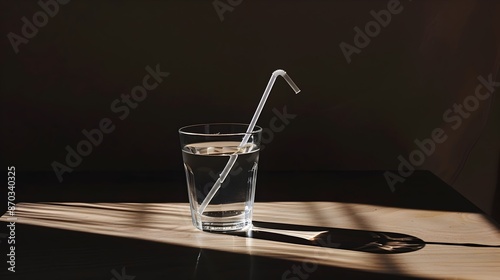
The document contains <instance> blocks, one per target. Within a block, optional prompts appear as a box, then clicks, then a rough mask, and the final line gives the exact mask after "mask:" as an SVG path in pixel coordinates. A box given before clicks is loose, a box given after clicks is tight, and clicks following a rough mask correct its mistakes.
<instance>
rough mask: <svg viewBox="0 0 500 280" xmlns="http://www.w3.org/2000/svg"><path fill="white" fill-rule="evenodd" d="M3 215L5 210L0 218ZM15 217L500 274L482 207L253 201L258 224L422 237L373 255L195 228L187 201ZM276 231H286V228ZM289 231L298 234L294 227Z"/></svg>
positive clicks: (228, 246)
mask: <svg viewBox="0 0 500 280" xmlns="http://www.w3.org/2000/svg"><path fill="white" fill-rule="evenodd" d="M7 218H8V217H7V216H6V215H4V216H2V218H1V219H0V220H1V221H7ZM17 219H18V220H17V223H18V224H24V225H33V226H40V227H49V228H55V229H63V230H67V231H77V232H84V233H92V234H99V235H106V236H113V237H124V238H132V239H141V240H147V241H153V242H157V243H164V244H171V245H176V246H184V247H193V248H203V249H211V250H217V251H224V252H231V253H237V254H247V255H251V256H264V257H271V258H276V259H283V260H288V261H292V262H297V263H299V264H300V263H313V264H319V265H323V266H335V267H343V268H349V269H355V270H361V271H367V272H380V273H387V274H393V275H399V276H414V277H422V278H446V279H498V277H500V247H499V245H500V231H499V229H498V228H497V227H496V225H495V224H493V223H492V222H490V221H489V219H488V218H486V217H484V216H483V215H482V214H480V213H466V212H453V211H437V210H420V209H404V208H395V207H387V206H380V205H370V204H354V203H341V202H294V201H291V202H262V203H256V204H255V213H254V221H256V222H267V223H279V224H288V225H301V226H313V227H326V228H341V229H350V230H368V231H382V232H395V233H401V234H408V235H412V236H415V237H418V238H420V239H422V240H423V241H425V242H426V244H425V247H424V248H422V249H420V250H417V251H414V252H408V253H402V254H373V253H367V252H357V251H352V250H342V249H335V248H324V247H315V246H307V245H303V244H294V243H293V242H283V241H276V240H262V239H259V238H249V237H243V236H234V235H226V234H212V233H206V232H201V231H199V230H197V229H195V228H194V227H193V225H192V224H191V216H190V212H189V205H188V204H187V203H62V202H54V203H21V204H19V205H18V206H17ZM281 232H282V233H283V235H287V234H288V233H287V231H286V230H281ZM289 234H290V235H294V234H295V235H296V231H294V232H289ZM304 235H305V236H307V232H304ZM480 245H482V246H480ZM43 261H44V260H41V262H42V263H43ZM228 265H230V262H229V263H228ZM290 279H293V278H290Z"/></svg>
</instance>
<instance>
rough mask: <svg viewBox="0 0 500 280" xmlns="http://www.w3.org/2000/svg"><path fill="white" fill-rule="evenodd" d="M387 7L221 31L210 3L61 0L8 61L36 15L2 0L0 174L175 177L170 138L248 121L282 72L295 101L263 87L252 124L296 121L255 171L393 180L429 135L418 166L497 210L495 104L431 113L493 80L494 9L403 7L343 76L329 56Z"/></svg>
mask: <svg viewBox="0 0 500 280" xmlns="http://www.w3.org/2000/svg"><path fill="white" fill-rule="evenodd" d="M222 2H224V3H227V2H225V1H222ZM388 2H389V1H386V0H384V1H352V0H350V1H347V0H346V1H250V0H246V1H242V2H241V3H239V2H238V1H233V2H232V3H233V4H234V3H238V5H235V6H234V7H233V10H232V11H230V12H229V11H228V12H225V13H224V14H223V20H222V21H221V19H220V17H219V15H218V14H217V12H216V10H215V8H214V6H213V2H211V1H138V0H136V1H109V0H108V1H81V0H80V1H76V0H74V1H71V2H69V3H67V4H65V5H62V4H60V5H59V11H58V13H57V14H56V15H55V16H54V17H50V18H49V20H48V22H47V24H46V25H45V26H43V27H40V28H39V30H38V33H37V34H36V35H35V36H34V37H33V38H30V39H29V42H28V43H27V44H21V45H19V52H18V53H17V54H16V53H15V51H14V49H13V47H12V45H11V43H10V42H9V39H8V34H9V33H10V32H13V33H15V34H17V35H22V32H21V28H22V26H23V22H22V21H21V18H22V17H26V18H28V19H29V20H30V21H31V22H32V17H33V14H34V13H36V12H38V11H40V10H41V8H40V6H39V4H37V2H36V1H2V2H1V3H0V13H1V17H0V20H1V27H0V28H1V34H3V36H2V37H1V39H0V50H1V72H0V75H1V76H0V94H1V114H2V117H1V131H2V143H1V158H2V166H4V167H3V168H5V166H11V165H13V166H15V167H16V170H17V173H16V176H17V177H19V178H22V177H23V176H28V175H25V174H28V173H27V172H30V171H47V172H52V173H51V174H52V175H50V176H51V177H50V180H53V183H54V184H60V186H61V189H63V188H65V184H66V183H67V180H68V179H71V176H74V174H75V173H76V172H89V173H92V172H99V171H131V172H132V171H133V172H137V171H162V170H170V171H171V170H174V171H175V170H181V169H182V159H181V153H180V147H179V140H178V135H177V129H178V128H179V127H181V126H183V125H188V124H194V123H206V122H249V121H250V119H251V117H252V114H253V112H254V110H255V108H256V106H257V103H258V101H259V99H260V97H261V94H262V92H263V90H264V88H265V86H266V84H267V81H268V79H269V77H270V75H271V73H272V72H273V71H274V70H276V69H279V68H282V69H284V70H286V71H287V72H288V73H289V75H290V76H291V77H292V78H293V79H294V81H295V82H296V83H297V84H298V86H299V87H300V88H301V89H302V92H301V93H300V94H298V95H296V96H295V95H294V94H293V91H292V90H291V89H290V88H289V87H288V86H287V85H286V83H285V82H283V80H282V79H281V78H280V79H278V80H277V82H276V85H275V87H274V89H273V92H272V94H271V96H270V98H269V100H268V102H267V103H266V107H265V109H264V111H263V113H262V115H261V117H260V119H259V122H258V124H259V125H260V126H262V127H265V128H266V127H269V126H270V121H271V119H272V118H273V117H274V116H275V114H274V113H273V108H276V109H277V110H279V111H282V109H283V107H284V106H286V108H287V111H288V112H289V113H291V114H294V115H296V117H295V118H294V119H293V120H291V121H290V123H289V124H288V125H286V127H285V129H284V130H283V131H282V132H277V133H275V134H274V136H273V139H272V141H269V142H270V143H268V144H267V145H266V148H265V150H264V151H263V152H262V155H261V161H260V165H259V168H260V172H266V171H275V170H296V171H304V170H395V169H397V168H398V164H399V160H398V156H399V155H402V156H403V157H405V158H408V154H409V153H410V152H411V151H413V150H415V149H416V146H415V144H414V140H415V139H424V138H428V137H430V136H431V132H432V131H433V130H434V129H435V128H442V129H443V130H445V131H446V134H447V135H448V140H447V141H446V142H445V143H443V144H439V145H438V146H437V147H436V151H435V153H433V154H432V155H431V156H430V157H428V158H426V160H425V162H424V163H423V165H422V166H420V167H419V168H420V169H428V170H431V171H432V172H433V173H435V174H436V175H437V176H439V177H440V178H441V179H442V180H443V181H445V182H446V183H448V184H450V185H452V186H453V187H454V188H456V189H457V190H458V191H460V192H461V193H462V194H464V195H465V196H466V197H467V198H469V199H470V200H471V201H472V202H474V203H475V204H476V205H478V206H479V207H480V208H481V209H483V210H484V211H486V212H487V213H490V214H491V213H493V211H494V209H497V211H498V209H499V208H498V205H495V203H494V201H495V195H496V196H497V198H496V201H499V200H500V199H499V198H498V197H499V194H498V191H496V190H497V189H498V188H499V187H498V186H499V184H500V183H499V179H498V176H499V175H498V174H499V169H500V168H499V161H500V129H499V128H500V104H499V101H498V98H493V97H492V98H490V99H488V100H486V101H482V102H481V103H480V106H479V108H478V109H477V110H476V111H475V112H472V113H471V116H470V117H469V118H467V119H464V120H463V124H462V125H461V126H460V127H459V128H458V129H456V130H453V129H451V128H450V124H449V123H447V122H445V121H444V120H443V113H444V112H445V111H446V110H448V109H450V108H452V106H453V104H455V103H462V101H463V100H464V98H465V97H467V96H469V95H472V94H473V93H474V89H475V87H476V85H478V81H477V77H478V76H480V75H481V76H483V77H487V76H488V75H490V74H491V75H493V79H494V80H495V81H497V80H500V77H498V70H499V65H500V21H499V18H500V17H499V15H500V5H499V4H498V3H497V2H495V1H477V0H476V1H473V0H471V1H416V0H414V1H407V0H403V1H401V6H402V7H403V10H402V12H401V13H399V14H395V15H392V18H391V22H390V23H389V25H388V26H387V27H385V28H381V31H380V33H379V34H378V35H377V36H375V37H374V38H371V41H370V44H369V45H368V46H366V47H365V48H363V49H362V50H361V53H359V54H354V55H353V56H352V57H351V58H352V62H351V63H348V62H347V61H346V59H345V57H344V55H343V53H342V51H341V49H340V48H339V44H340V43H341V42H346V43H348V44H351V45H352V44H354V43H353V37H354V35H355V32H354V30H353V28H354V27H356V26H358V27H360V28H362V29H364V27H365V25H366V24H367V23H368V22H370V21H372V20H373V17H372V15H370V11H371V10H375V11H379V10H381V9H387V3H388ZM157 64H159V65H160V69H161V70H162V71H164V72H169V73H170V76H169V77H167V78H165V79H164V81H163V82H162V83H161V84H160V85H159V86H158V87H157V88H156V89H155V90H152V91H150V92H149V93H148V95H147V98H145V99H144V101H142V102H140V103H139V104H138V106H137V108H135V109H131V111H130V114H129V115H128V117H126V118H125V119H123V120H121V119H119V116H120V114H117V113H114V112H113V111H112V110H111V108H110V105H111V103H112V102H113V101H114V100H115V99H119V98H120V95H121V94H130V92H131V89H132V88H133V87H135V86H137V85H140V84H142V79H143V77H144V76H145V75H146V74H147V72H146V70H145V67H146V66H148V65H149V66H151V67H152V68H155V66H156V65H157ZM103 118H110V119H111V120H112V122H113V124H114V125H115V126H116V128H115V130H114V131H113V132H112V133H110V134H105V135H104V138H103V141H102V143H101V144H100V145H99V146H97V147H94V148H93V151H92V152H91V153H90V155H88V156H86V157H83V160H82V162H81V164H79V165H78V166H77V167H75V168H74V171H73V172H75V173H65V174H64V175H63V181H62V182H59V181H58V180H57V177H56V175H55V174H54V173H53V171H52V170H53V168H52V166H51V164H53V162H54V161H57V162H59V163H61V164H66V162H65V156H66V153H67V152H66V150H65V147H66V146H68V145H69V146H70V147H72V148H73V149H76V146H77V144H78V143H79V142H80V141H81V140H83V139H85V136H83V134H82V130H83V129H86V130H91V129H94V128H97V127H98V126H99V121H100V120H101V119H103ZM49 174H50V173H49ZM66 186H67V187H71V185H66ZM18 188H22V185H18ZM66 191H67V190H66ZM95 195H96V196H99V193H96V194H95ZM186 199H187V196H186ZM443 199H444V198H443ZM497 203H498V202H497ZM495 207H496V208H495Z"/></svg>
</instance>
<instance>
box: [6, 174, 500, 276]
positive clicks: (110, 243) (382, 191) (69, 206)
mask: <svg viewBox="0 0 500 280" xmlns="http://www.w3.org/2000/svg"><path fill="white" fill-rule="evenodd" d="M382 174H383V173H382V172H373V171H372V172H362V171H359V172H307V173H291V172H290V173H289V172H281V173H279V172H278V173H267V174H265V173H264V174H259V175H261V176H260V177H259V179H258V189H257V194H256V203H255V213H254V221H255V222H254V225H255V226H256V228H255V229H254V231H253V232H251V233H249V234H231V235H229V234H212V233H206V232H201V231H199V230H197V229H195V228H194V227H193V226H192V224H191V218H190V212H189V206H188V204H187V194H186V191H185V185H184V182H183V176H182V174H180V173H170V174H149V175H148V174H141V175H139V176H137V175H131V174H114V175H109V174H104V175H103V174H100V175H96V176H95V177H94V179H91V180H90V179H88V174H86V175H85V176H83V175H82V177H78V176H76V177H75V179H74V181H73V182H71V183H70V184H69V185H68V186H67V187H68V188H71V190H72V191H67V190H66V191H63V190H62V189H61V187H60V186H57V185H54V184H53V183H48V182H45V183H39V182H41V181H43V180H42V179H41V178H38V177H37V176H33V177H34V179H32V181H31V182H26V183H25V186H26V187H25V193H24V197H25V198H26V199H25V200H26V201H27V202H20V203H18V204H17V209H16V213H15V214H16V216H15V217H16V218H17V221H16V252H15V253H16V272H15V273H11V272H8V271H7V269H6V268H5V269H3V271H1V272H0V273H1V274H0V276H1V279H113V278H114V279H116V280H120V279H128V280H132V279H137V280H140V279H332V278H333V279H353V278H354V279H360V278H363V279H397V278H402V277H404V278H447V279H450V278H452V279H499V278H500V231H499V228H498V226H497V225H496V224H495V223H494V222H493V221H492V220H490V219H489V218H487V217H486V216H485V215H483V214H482V213H481V212H480V211H479V210H478V209H477V208H476V207H474V206H473V205H472V204H471V203H470V202H468V201H467V200H465V199H464V198H463V197H462V196H460V195H459V194H458V193H456V192H455V191H454V190H452V189H451V188H450V187H449V186H447V185H446V184H444V183H443V182H442V181H440V180H439V179H438V178H436V177H435V176H433V175H432V174H430V173H429V172H417V173H415V174H414V175H413V176H411V177H409V178H408V179H407V181H406V182H405V183H404V184H401V185H400V186H399V188H397V189H396V191H395V192H391V190H390V188H389V187H388V186H387V184H386V182H385V179H384V177H383V175H382ZM38 176H39V177H40V175H38ZM42 177H43V176H42ZM79 178H81V180H80V179H79ZM83 178H87V179H83ZM28 181H29V180H28ZM40 186H42V187H43V190H44V194H43V195H42V194H41V192H40V188H41V187H40ZM19 188H21V187H19ZM99 190H101V191H99ZM113 193H115V194H116V195H114V196H113ZM100 194H101V195H100ZM134 195H135V196H134ZM126 197H128V199H126ZM50 198H52V199H50ZM117 198H120V199H119V200H117ZM40 200H44V201H48V202H42V201H40ZM7 219H9V216H8V215H4V216H3V217H2V218H1V219H0V220H1V221H2V222H3V223H4V224H5V223H7V222H8V221H7ZM2 228H3V229H4V228H5V226H2ZM319 233H323V235H322V236H323V237H324V238H323V239H322V242H318V241H321V240H319V239H318V237H316V239H314V237H315V236H317V235H318V234H319ZM246 235H251V237H249V236H246ZM381 236H382V237H383V236H386V237H387V236H388V237H389V238H393V239H394V238H395V239H394V240H390V242H387V244H383V245H384V246H382V247H383V249H376V250H374V249H373V248H378V247H377V246H379V245H377V244H378V243H380V242H381V240H382V239H383V238H382V237H381ZM370 238H371V239H370ZM381 238H382V239H381ZM397 238H403V239H401V240H403V241H401V240H397ZM384 240H385V241H387V238H386V239H384ZM405 240H411V242H410V243H412V244H410V245H411V246H410V245H408V246H409V247H408V248H407V249H403V250H402V251H401V250H400V249H398V248H397V246H399V245H401V244H402V243H401V242H403V244H404V242H405ZM326 241H327V242H326ZM363 242H364V243H363ZM370 242H371V243H370ZM377 242H378V243H377ZM415 242H416V243H415ZM325 243H327V244H325ZM361 243H363V244H361ZM369 243H370V244H371V245H370V244H369ZM3 244H5V243H4V242H2V245H3ZM374 244H375V245H374ZM364 245H367V246H364ZM374 246H375V247H374ZM379 247H380V246H379ZM403 247H404V246H403ZM2 250H3V251H2V255H5V254H4V253H3V252H6V251H7V248H5V246H4V247H2ZM4 263H5V262H4ZM7 277H9V278H7ZM134 277H135V278H134Z"/></svg>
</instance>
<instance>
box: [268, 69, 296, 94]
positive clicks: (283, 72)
mask: <svg viewBox="0 0 500 280" xmlns="http://www.w3.org/2000/svg"><path fill="white" fill-rule="evenodd" d="M278 75H279V76H281V77H283V79H285V81H286V82H287V83H288V84H289V85H290V87H291V88H292V89H293V91H295V94H297V93H299V92H300V89H299V87H298V86H297V85H296V84H295V83H294V82H293V81H292V79H291V78H290V76H288V74H287V73H286V72H285V70H282V69H278V70H276V71H274V72H273V74H272V76H274V77H276V76H278Z"/></svg>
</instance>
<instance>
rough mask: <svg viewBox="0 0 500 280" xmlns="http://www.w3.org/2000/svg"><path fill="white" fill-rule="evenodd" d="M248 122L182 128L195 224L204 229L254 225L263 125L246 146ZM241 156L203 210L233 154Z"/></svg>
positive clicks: (236, 228) (235, 228)
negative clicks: (243, 143) (244, 138)
mask: <svg viewBox="0 0 500 280" xmlns="http://www.w3.org/2000/svg"><path fill="white" fill-rule="evenodd" d="M247 128H248V125H247V124H237V123H214V124H199V125H190V126H185V127H182V128H181V129H179V135H180V141H181V148H182V158H183V160H184V169H185V171H186V181H187V188H188V196H189V203H190V205H191V217H192V220H193V225H194V226H195V227H196V228H198V229H200V230H204V231H214V232H226V231H239V230H246V229H247V228H248V227H249V226H251V224H252V212H253V203H254V197H255V184H256V181H257V166H258V162H259V150H260V140H261V133H262V128H260V127H258V126H256V127H255V128H254V130H253V131H252V132H251V133H250V137H249V138H248V141H247V143H246V144H245V145H243V146H242V147H240V143H241V141H242V140H243V137H244V136H245V134H246V130H247ZM234 154H237V155H238V157H237V158H236V161H235V163H234V165H233V167H232V168H231V170H230V172H229V173H228V175H227V177H226V179H225V180H224V182H223V183H222V184H221V187H220V189H219V190H218V191H217V193H216V194H215V196H214V197H213V198H212V200H211V201H210V203H209V204H208V206H207V207H206V208H205V210H204V211H203V213H200V205H201V204H202V202H203V200H204V199H205V197H206V196H207V194H208V193H209V192H210V190H211V189H212V187H214V184H215V182H216V181H217V179H218V178H219V174H220V173H221V172H222V170H223V169H224V167H225V166H226V164H227V163H228V160H229V156H230V155H234Z"/></svg>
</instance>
